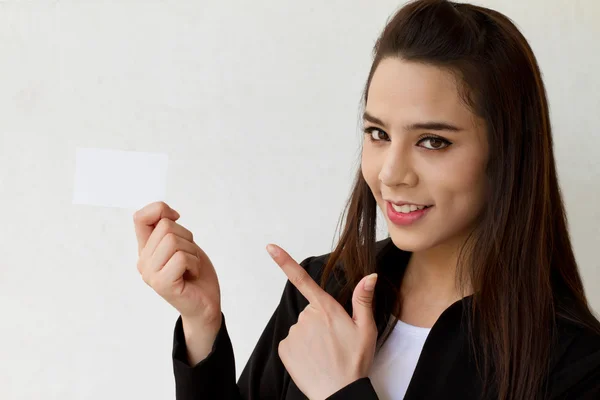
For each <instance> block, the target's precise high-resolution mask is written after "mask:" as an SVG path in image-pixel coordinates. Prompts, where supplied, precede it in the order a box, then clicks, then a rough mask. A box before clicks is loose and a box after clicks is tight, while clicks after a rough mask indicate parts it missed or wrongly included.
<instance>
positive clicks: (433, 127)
mask: <svg viewBox="0 0 600 400" xmlns="http://www.w3.org/2000/svg"><path fill="white" fill-rule="evenodd" d="M363 119H364V120H365V121H369V122H372V123H374V124H377V125H381V126H384V127H385V126H386V125H385V123H383V121H382V120H380V119H379V118H377V117H374V116H373V115H371V114H369V113H368V112H366V111H365V112H364V114H363ZM404 129H405V130H407V131H416V130H421V129H426V130H430V131H453V132H459V131H462V130H463V129H462V128H459V127H457V126H454V125H452V124H450V123H448V122H441V121H427V122H416V123H414V124H409V125H405V126H404Z"/></svg>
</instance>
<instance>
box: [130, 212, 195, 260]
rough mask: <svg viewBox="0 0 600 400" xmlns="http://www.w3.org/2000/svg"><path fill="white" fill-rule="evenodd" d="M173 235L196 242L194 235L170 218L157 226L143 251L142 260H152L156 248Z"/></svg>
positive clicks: (161, 221) (164, 219)
mask: <svg viewBox="0 0 600 400" xmlns="http://www.w3.org/2000/svg"><path fill="white" fill-rule="evenodd" d="M169 233H172V234H174V235H176V236H179V237H181V238H183V239H185V240H187V241H188V242H190V243H192V242H193V241H194V235H193V234H192V232H190V231H189V230H188V229H186V228H184V227H183V226H181V225H179V224H178V223H177V222H174V221H172V220H170V219H168V218H163V219H161V220H160V221H158V223H157V224H156V228H154V231H152V233H151V234H150V237H149V238H148V241H147V242H146V247H144V249H142V252H141V254H140V257H141V258H146V259H150V258H152V257H153V255H154V253H155V252H156V248H157V247H158V245H159V243H160V242H161V241H162V240H163V238H164V237H165V236H166V235H168V234H169Z"/></svg>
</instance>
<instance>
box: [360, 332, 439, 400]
mask: <svg viewBox="0 0 600 400" xmlns="http://www.w3.org/2000/svg"><path fill="white" fill-rule="evenodd" d="M430 330H431V329H430V328H421V327H419V326H414V325H409V324H407V323H405V322H402V321H400V320H398V323H397V324H396V326H395V327H394V330H393V331H392V332H391V333H390V336H389V337H388V339H387V340H386V342H385V343H384V344H383V346H382V347H381V349H380V350H379V351H378V352H377V353H376V354H375V359H374V360H373V366H372V367H371V372H370V373H369V378H370V379H371V384H372V385H373V387H374V388H375V392H376V393H377V397H379V398H380V399H381V400H401V399H403V398H404V394H405V393H406V389H407V388H408V383H409V382H410V380H411V378H412V375H413V372H414V371H415V367H416V365H417V361H418V360H419V355H420V354H421V350H422V349H423V344H425V339H427V335H429V331H430Z"/></svg>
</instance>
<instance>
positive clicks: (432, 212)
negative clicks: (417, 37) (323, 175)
mask: <svg viewBox="0 0 600 400" xmlns="http://www.w3.org/2000/svg"><path fill="white" fill-rule="evenodd" d="M367 98H368V100H367V104H366V107H365V117H366V118H365V120H364V129H365V136H364V144H363V151H362V162H361V166H362V172H363V177H364V179H365V180H366V182H367V184H368V185H369V187H370V189H371V191H372V193H373V195H374V196H375V199H376V200H377V204H378V206H379V207H380V209H381V210H382V212H383V214H384V216H385V218H386V221H387V224H388V230H389V233H390V236H391V238H392V241H393V242H394V244H395V245H396V246H397V247H398V248H400V249H402V250H406V251H411V252H421V251H426V250H430V249H434V248H443V247H445V246H446V247H447V246H450V247H454V246H458V245H460V244H461V243H462V242H463V241H464V239H465V238H466V235H467V234H468V233H469V231H470V230H471V229H472V227H473V225H474V223H475V220H476V218H477V216H478V215H479V213H480V212H481V210H482V208H483V202H484V196H485V191H486V177H485V166H486V163H487V159H488V146H487V138H486V133H485V127H484V121H483V120H482V119H480V118H479V117H477V116H475V115H474V114H473V113H472V112H471V111H470V110H469V109H468V108H467V106H466V105H465V104H464V103H463V101H462V100H461V99H460V97H459V92H458V87H457V83H456V82H455V79H454V77H453V75H452V74H451V73H449V72H448V71H445V70H443V69H440V68H438V67H435V66H431V65H424V64H418V63H414V62H407V61H403V60H401V59H399V58H386V59H384V60H383V61H382V62H381V63H380V64H379V66H378V67H377V69H376V71H375V73H374V75H373V78H372V81H371V84H370V87H369V92H368V97H367ZM389 202H406V203H409V204H413V205H421V206H428V207H427V208H425V209H423V210H416V211H414V209H415V206H412V207H410V206H404V207H402V208H403V209H402V210H400V212H396V211H394V210H393V209H392V210H389V207H390V205H389ZM390 211H391V212H390Z"/></svg>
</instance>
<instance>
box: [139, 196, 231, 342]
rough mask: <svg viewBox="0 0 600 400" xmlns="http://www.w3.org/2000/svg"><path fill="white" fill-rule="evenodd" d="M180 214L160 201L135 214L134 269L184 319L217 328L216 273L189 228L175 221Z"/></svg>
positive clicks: (200, 326) (219, 309)
mask: <svg viewBox="0 0 600 400" xmlns="http://www.w3.org/2000/svg"><path fill="white" fill-rule="evenodd" d="M179 217H180V216H179V213H178V212H177V211H175V210H173V209H172V208H171V207H169V206H168V205H167V204H165V203H163V202H156V203H151V204H149V205H147V206H146V207H144V208H142V209H141V210H138V211H137V212H136V213H135V214H134V216H133V220H134V224H135V233H136V236H137V242H138V255H139V259H138V263H137V269H138V271H139V273H140V274H141V276H142V279H143V280H144V282H146V283H147V284H148V285H149V286H150V287H151V288H152V289H154V291H155V292H156V293H158V294H159V295H160V296H161V297H163V298H164V299H165V300H166V301H167V302H169V303H170V304H171V305H172V306H173V307H175V308H176V309H177V311H179V313H180V314H181V317H182V318H183V319H184V322H188V321H193V322H194V325H195V326H197V327H199V328H201V329H207V330H209V331H211V332H214V331H218V328H219V326H220V324H221V291H220V287H219V281H218V279H217V274H216V272H215V269H214V267H213V265H212V263H211V261H210V259H209V258H208V256H207V255H206V253H204V251H202V249H201V248H200V247H198V245H196V243H194V238H193V235H192V232H190V231H189V230H187V229H186V228H184V227H183V226H181V225H179V224H177V223H176V222H175V221H176V220H178V219H179ZM184 325H185V323H184Z"/></svg>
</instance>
